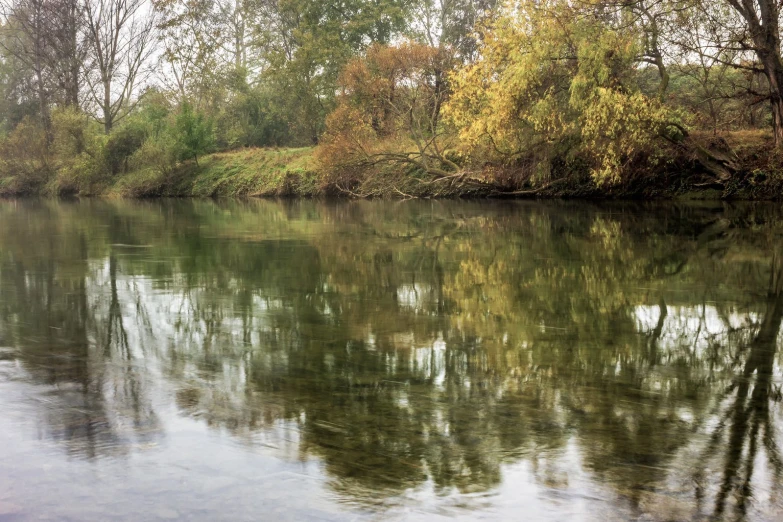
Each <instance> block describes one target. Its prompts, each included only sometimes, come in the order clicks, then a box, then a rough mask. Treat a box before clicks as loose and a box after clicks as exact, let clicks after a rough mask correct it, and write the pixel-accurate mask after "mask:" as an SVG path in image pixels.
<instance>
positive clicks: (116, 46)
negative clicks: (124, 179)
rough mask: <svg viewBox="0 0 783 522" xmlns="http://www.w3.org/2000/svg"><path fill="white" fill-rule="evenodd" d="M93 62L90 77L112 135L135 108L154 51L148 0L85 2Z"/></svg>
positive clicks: (93, 94) (94, 96) (88, 67)
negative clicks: (135, 97)
mask: <svg viewBox="0 0 783 522" xmlns="http://www.w3.org/2000/svg"><path fill="white" fill-rule="evenodd" d="M84 12H85V25H86V28H87V39H88V45H89V51H90V52H89V61H88V62H87V63H86V74H85V79H86V82H87V86H88V88H89V91H90V97H91V99H92V101H93V102H94V103H95V105H96V106H97V108H98V111H99V113H100V115H99V116H98V121H100V122H101V123H102V124H103V128H104V130H105V132H106V133H107V134H108V133H109V132H110V131H111V129H112V127H113V126H114V124H115V123H117V122H118V121H119V120H121V119H122V118H123V117H125V116H126V115H127V114H128V112H129V111H130V110H131V109H132V104H133V100H134V91H135V89H136V88H137V87H138V86H139V84H141V83H142V82H143V80H144V78H145V77H146V76H147V75H148V73H149V70H148V68H147V65H148V63H149V61H150V60H149V59H150V57H151V56H152V54H153V52H154V50H155V45H154V43H155V17H154V16H153V11H152V9H151V6H150V5H149V3H148V2H147V0H86V3H85V10H84Z"/></svg>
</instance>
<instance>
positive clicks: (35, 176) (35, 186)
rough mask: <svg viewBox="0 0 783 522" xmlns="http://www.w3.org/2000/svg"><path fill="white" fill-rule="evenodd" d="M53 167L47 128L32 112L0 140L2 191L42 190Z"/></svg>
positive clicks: (20, 192)
mask: <svg viewBox="0 0 783 522" xmlns="http://www.w3.org/2000/svg"><path fill="white" fill-rule="evenodd" d="M51 171H52V165H51V157H50V153H49V145H48V137H47V135H46V130H45V129H44V128H43V126H42V125H40V123H38V122H36V121H34V120H33V118H31V117H29V116H25V117H24V118H23V119H22V121H21V122H19V124H18V125H17V126H16V128H14V130H13V131H11V132H10V133H9V134H8V136H7V137H6V138H5V139H4V140H2V142H0V183H2V186H3V192H6V193H11V194H30V193H35V192H37V191H39V190H40V189H41V188H42V187H43V185H44V184H45V183H46V182H47V180H48V179H49V176H50V174H51Z"/></svg>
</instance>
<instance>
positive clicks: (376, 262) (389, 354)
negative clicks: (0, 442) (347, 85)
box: [0, 202, 783, 518]
mask: <svg viewBox="0 0 783 522" xmlns="http://www.w3.org/2000/svg"><path fill="white" fill-rule="evenodd" d="M30 205H31V206H30V207H29V208H27V209H25V212H26V214H23V217H18V216H19V209H15V210H13V211H10V210H8V209H3V215H2V217H3V218H8V219H7V220H6V219H4V220H3V221H2V225H0V245H2V256H0V291H2V294H3V304H2V307H1V308H0V312H1V313H0V328H1V329H2V330H3V331H4V332H5V337H7V338H9V339H12V342H13V345H14V347H15V350H16V352H15V353H16V357H18V359H19V360H20V361H22V363H23V366H24V368H25V369H26V371H27V372H29V374H30V376H31V377H30V379H31V380H33V381H35V382H39V383H45V384H52V385H57V386H59V389H58V390H57V391H54V392H53V393H52V398H53V399H54V400H56V401H60V402H63V401H66V400H70V399H67V397H68V394H67V393H65V392H63V390H64V389H66V388H68V389H74V390H76V389H78V390H79V392H78V396H79V404H78V406H75V407H71V406H70V405H69V406H67V407H57V408H47V409H46V411H47V415H46V417H47V418H46V422H47V424H48V426H49V433H50V436H53V437H55V436H57V435H55V434H57V433H63V435H62V438H64V439H66V440H67V441H68V444H70V445H72V446H73V447H76V446H79V445H84V446H85V447H86V448H89V449H84V448H81V446H79V448H80V449H78V450H75V451H76V452H77V453H81V454H84V455H86V456H101V455H102V454H104V453H112V452H118V451H119V452H122V451H130V448H133V447H134V444H136V443H138V442H145V441H147V442H149V441H154V440H155V438H156V437H159V436H161V435H162V428H161V421H160V419H159V417H158V413H156V408H157V405H158V404H161V403H166V402H167V401H168V400H172V398H173V401H174V403H175V404H176V406H177V408H178V409H179V412H180V413H181V414H183V415H187V416H190V417H192V418H195V419H200V420H202V421H203V422H206V423H207V424H208V425H209V426H212V427H214V428H215V429H222V430H226V431H228V432H230V433H232V434H233V435H234V436H236V437H238V438H240V439H242V440H244V441H246V443H247V444H255V443H258V441H259V436H262V439H263V444H265V445H266V446H270V447H274V448H278V450H279V451H280V452H281V454H283V455H285V456H286V457H288V458H301V459H306V458H310V457H313V456H315V457H317V458H318V459H320V460H321V461H322V462H323V463H324V466H325V468H326V470H327V471H328V472H329V474H330V475H331V476H332V477H334V483H333V484H332V486H333V487H334V488H335V489H336V490H338V491H339V492H340V493H341V494H343V495H345V496H346V497H347V498H348V497H352V498H355V499H356V500H358V501H360V502H375V501H376V500H371V499H370V497H371V496H376V497H380V498H381V499H383V498H386V497H388V496H392V495H396V494H399V493H402V492H403V491H405V490H407V489H409V488H415V487H418V486H421V485H422V484H424V483H429V484H431V485H432V486H433V487H434V488H435V489H436V490H437V491H439V492H441V493H444V494H445V493H448V492H450V491H453V490H456V491H459V492H475V491H486V490H491V489H493V488H496V487H498V486H499V485H500V484H501V483H502V481H503V474H504V467H505V466H510V465H513V464H515V463H519V462H528V463H530V465H531V469H532V470H533V475H534V476H535V477H536V480H538V481H539V482H540V483H541V484H542V485H544V486H545V487H548V488H564V487H567V485H568V477H567V474H566V473H563V472H562V471H561V470H564V469H568V468H569V466H574V465H577V464H578V465H581V466H583V467H584V468H585V469H587V470H588V472H589V474H590V476H591V477H592V480H594V481H596V482H598V483H601V484H607V485H610V486H611V487H612V488H613V489H614V490H615V491H616V492H617V494H618V495H619V496H620V497H621V498H623V499H626V500H627V501H628V502H629V504H630V505H632V506H634V508H635V509H637V510H638V511H639V512H642V511H643V510H645V509H648V506H649V504H650V502H651V500H650V498H653V497H652V495H664V496H670V497H674V496H676V495H675V494H674V493H672V486H671V484H672V483H678V484H681V483H683V481H684V480H685V479H684V478H683V477H684V476H686V475H687V476H689V477H691V478H693V479H694V483H695V484H696V485H697V486H696V487H695V488H694V487H691V486H688V495H690V496H692V497H693V500H694V501H693V505H694V506H695V507H694V508H693V509H694V511H693V512H691V513H689V514H688V516H700V515H701V514H703V513H702V511H709V512H710V513H711V514H713V515H714V516H715V517H716V518H721V517H723V516H724V515H726V514H727V513H729V511H730V510H731V509H736V511H737V513H739V514H740V515H741V514H742V513H745V512H746V511H747V504H748V503H749V502H751V501H752V500H753V499H755V496H754V485H756V484H758V483H760V481H762V482H763V481H766V482H765V483H764V485H765V487H777V486H779V485H780V484H781V475H782V474H781V464H780V463H781V458H780V455H779V450H778V445H779V444H780V441H779V433H778V432H776V431H775V430H776V426H774V418H775V415H774V412H775V411H777V410H776V408H779V401H780V390H779V387H780V382H779V381H780V378H781V376H780V369H779V353H778V351H777V345H778V334H779V332H780V329H781V321H782V320H783V291H782V289H781V281H783V268H782V267H781V257H780V255H779V254H778V255H777V256H776V257H773V252H774V251H775V245H777V244H779V242H780V238H781V230H782V229H783V226H781V225H783V222H781V220H780V216H779V215H778V213H777V212H776V211H771V210H769V209H768V208H767V207H762V206H758V207H756V206H751V207H747V208H732V207H729V208H717V209H716V208H713V207H710V206H693V205H689V206H682V207H678V206H673V207H671V206H670V207H664V208H661V209H655V208H643V207H635V206H623V205H620V206H609V207H603V208H601V207H592V206H590V205H569V204H564V203H556V204H551V205H543V206H541V205H534V204H520V205H516V204H515V205H506V204H502V203H497V204H493V205H491V206H488V205H480V204H475V203H458V204H452V203H427V204H424V203H421V204H400V203H368V202H356V203H350V204H340V205H331V204H325V203H301V202H300V203H274V202H239V203H236V202H164V203H127V202H118V203H111V204H108V203H101V204H95V203H90V204H89V205H87V207H83V206H82V204H65V203H60V204H54V203H46V204H43V203H40V204H36V205H38V206H35V205H33V204H30ZM95 205H97V206H95ZM48 227H49V228H48ZM51 227H57V228H55V229H54V230H52V229H51ZM27 237H41V238H46V239H47V240H48V241H49V243H48V246H45V245H46V244H47V243H46V241H34V242H31V241H26V240H25V238H27ZM141 247H144V248H141ZM770 267H771V268H770ZM770 274H771V275H770ZM54 328H59V329H60V330H55V331H57V332H58V333H56V334H55V333H53V332H52V331H53V330H54ZM8 332H11V334H9V333H8ZM42 336H43V337H42ZM158 372H160V373H161V375H163V376H164V378H163V379H160V378H157V377H155V375H157V374H158ZM74 412H80V413H78V414H77V413H74ZM85 412H86V413H85ZM65 417H67V418H65ZM118 419H121V422H120V421H119V420H118ZM715 419H717V423H716V421H715ZM65 425H67V426H72V427H73V428H72V430H71V431H70V432H69V431H68V430H66V429H64V428H62V426H65ZM86 430H92V433H88V432H87V431H86ZM101 437H103V439H101ZM129 441H131V442H132V443H129ZM573 447H576V448H577V450H578V451H577V454H578V459H579V462H574V461H573V458H574V457H573V456H570V454H569V448H573ZM694 448H698V451H697V450H695V449H694ZM761 451H764V452H765V454H766V455H767V460H768V462H769V468H770V469H771V470H773V471H772V473H771V475H770V476H769V477H766V478H765V477H762V476H759V475H758V473H755V474H754V466H755V465H756V463H757V462H758V455H759V452H761ZM694 452H696V453H698V458H697V459H696V460H697V462H691V461H690V460H689V459H690V458H691V457H690V456H691V455H693V454H694ZM717 460H721V461H722V464H721V474H722V478H721V481H720V483H719V484H716V485H715V487H710V484H711V483H715V480H714V479H711V478H710V477H711V475H710V474H711V473H712V471H713V469H714V467H715V462H716V461H717ZM683 462H688V465H684V464H683ZM691 464H693V465H691ZM693 469H697V471H696V473H695V477H694V476H693V473H694V472H693ZM368 491H369V492H376V493H378V494H377V495H368V494H367V493H366V492H368ZM677 495H679V496H682V491H679V492H677ZM708 505H709V506H708ZM710 506H711V507H710ZM659 515H660V516H661V517H665V515H664V514H662V513H654V516H659Z"/></svg>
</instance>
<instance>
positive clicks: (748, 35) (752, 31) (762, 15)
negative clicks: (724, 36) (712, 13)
mask: <svg viewBox="0 0 783 522" xmlns="http://www.w3.org/2000/svg"><path fill="white" fill-rule="evenodd" d="M703 1H704V0H703ZM724 1H725V2H726V3H727V4H728V5H729V6H730V7H731V8H732V9H733V10H734V11H735V12H736V13H737V14H738V15H739V22H740V23H738V24H737V25H736V32H735V39H736V43H734V44H733V45H734V46H735V50H738V51H750V52H753V53H754V54H755V55H756V58H757V59H758V61H759V63H760V65H761V72H763V73H764V76H766V78H767V81H768V83H769V101H770V106H771V108H772V126H773V133H774V137H775V145H777V146H778V147H780V146H783V55H782V54H781V48H780V44H781V41H780V14H781V4H780V3H778V0H724ZM704 3H705V7H708V4H709V2H707V1H704ZM742 67H744V68H748V69H751V70H753V71H755V70H757V68H756V66H755V65H752V64H750V65H743V66H742Z"/></svg>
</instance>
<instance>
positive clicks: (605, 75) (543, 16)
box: [447, 0, 682, 183]
mask: <svg viewBox="0 0 783 522" xmlns="http://www.w3.org/2000/svg"><path fill="white" fill-rule="evenodd" d="M578 15H579V13H578V12H577V11H576V10H575V9H574V8H572V7H571V5H570V4H569V3H568V2H564V1H560V0H547V1H544V2H533V1H527V0H526V1H522V2H520V3H519V6H518V8H517V9H507V10H506V11H505V12H504V14H503V15H502V16H501V17H499V18H498V19H497V20H496V21H495V22H493V23H492V24H491V25H490V26H488V27H487V28H486V30H485V38H484V40H483V41H482V44H481V47H480V48H479V53H480V55H481V58H480V59H479V60H478V61H477V62H475V63H473V64H471V65H468V66H467V67H465V68H464V69H462V70H460V71H458V72H457V74H455V75H454V77H453V83H454V94H453V97H452V100H451V101H450V102H449V104H448V107H447V111H448V115H449V117H450V118H451V121H452V122H453V123H454V125H455V126H456V127H457V128H458V129H460V137H461V139H462V140H463V142H464V143H465V145H466V147H467V149H468V151H470V152H471V154H474V155H478V156H479V157H490V158H491V157H494V158H496V159H498V160H500V161H506V162H517V163H520V162H524V161H521V160H526V161H528V162H531V163H532V164H533V165H535V168H536V171H535V172H533V173H531V175H533V176H534V177H536V178H537V179H539V180H548V179H550V173H551V170H552V165H553V163H554V162H555V161H556V160H560V161H562V160H567V159H568V158H573V155H574V154H578V155H580V156H582V157H583V158H585V159H586V160H587V161H588V162H589V165H590V172H591V174H592V176H593V178H594V179H595V180H596V182H598V183H604V182H613V181H617V180H619V179H620V177H621V176H622V174H623V169H624V167H625V166H626V165H627V164H628V163H629V162H630V161H631V160H632V159H633V158H634V156H635V155H636V154H637V153H639V152H640V151H647V150H650V149H651V147H652V146H654V144H655V142H656V140H658V139H659V138H660V137H661V136H663V135H666V134H668V133H669V132H670V124H671V125H674V126H675V127H674V128H681V126H682V125H681V117H680V116H679V115H678V114H677V112H676V111H672V110H671V109H669V108H667V107H666V106H664V105H663V104H662V103H661V102H660V101H658V100H656V99H654V98H650V97H648V96H645V95H644V94H643V93H642V92H641V91H640V90H639V88H638V86H637V84H636V82H635V79H636V78H635V69H634V67H633V65H634V63H635V60H636V57H637V56H638V53H639V41H638V40H637V39H636V38H635V37H634V34H633V33H630V34H628V33H623V32H620V31H615V30H613V29H611V28H610V27H608V26H607V25H606V24H603V23H601V21H600V19H597V18H593V17H584V16H578ZM653 150H654V149H653Z"/></svg>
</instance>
